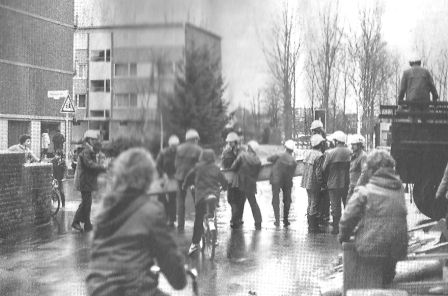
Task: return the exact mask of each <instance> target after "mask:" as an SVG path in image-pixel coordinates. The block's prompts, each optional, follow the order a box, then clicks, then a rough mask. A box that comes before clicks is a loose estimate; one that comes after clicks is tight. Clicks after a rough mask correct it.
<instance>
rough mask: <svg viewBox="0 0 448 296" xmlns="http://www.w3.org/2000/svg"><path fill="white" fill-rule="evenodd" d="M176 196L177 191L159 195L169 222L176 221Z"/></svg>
mask: <svg viewBox="0 0 448 296" xmlns="http://www.w3.org/2000/svg"><path fill="white" fill-rule="evenodd" d="M176 198H177V193H176V192H171V193H168V194H160V195H159V201H160V202H161V203H162V204H163V206H164V207H165V213H166V217H167V219H168V221H169V222H174V221H176V204H177V202H176Z"/></svg>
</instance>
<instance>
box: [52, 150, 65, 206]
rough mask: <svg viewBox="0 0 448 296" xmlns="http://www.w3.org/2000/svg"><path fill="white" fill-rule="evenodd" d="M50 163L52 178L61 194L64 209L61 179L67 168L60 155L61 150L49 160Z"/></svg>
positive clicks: (62, 156)
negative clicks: (56, 182) (51, 165)
mask: <svg viewBox="0 0 448 296" xmlns="http://www.w3.org/2000/svg"><path fill="white" fill-rule="evenodd" d="M51 163H52V164H53V178H55V179H56V180H57V181H58V190H59V193H60V194H61V203H62V207H63V208H65V194H64V183H63V182H62V179H64V175H65V170H66V169H67V166H66V164H65V160H64V155H63V154H62V151H61V150H58V151H56V154H55V156H54V158H53V159H52V160H51Z"/></svg>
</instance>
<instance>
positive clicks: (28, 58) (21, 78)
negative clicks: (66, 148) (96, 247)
mask: <svg viewBox="0 0 448 296" xmlns="http://www.w3.org/2000/svg"><path fill="white" fill-rule="evenodd" d="M1 3H2V4H0V90H1V91H0V102H1V104H0V105H1V108H0V149H7V148H8V147H9V146H11V145H14V144H17V143H18V138H19V136H20V135H21V134H29V135H31V140H32V141H31V143H32V147H31V148H32V150H33V152H34V153H36V155H40V150H41V149H40V148H41V133H42V131H43V130H45V129H49V131H50V137H51V136H52V134H54V133H55V132H56V130H57V129H60V130H61V132H62V133H63V134H66V137H67V138H70V128H71V127H70V124H67V125H66V121H65V115H64V114H61V113H60V109H61V107H62V104H63V103H64V98H59V97H58V98H49V97H48V91H52V90H65V91H68V93H69V94H72V88H73V87H72V86H73V73H74V71H73V33H74V28H75V27H74V25H73V15H74V11H73V10H74V6H73V5H74V4H73V1H59V0H37V1H26V0H18V1H2V2H1ZM51 150H52V147H50V151H51Z"/></svg>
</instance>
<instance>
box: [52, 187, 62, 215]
mask: <svg viewBox="0 0 448 296" xmlns="http://www.w3.org/2000/svg"><path fill="white" fill-rule="evenodd" d="M60 206H61V196H60V193H59V192H58V191H57V190H52V191H51V198H50V214H51V216H55V215H56V214H57V213H58V211H59V208H60Z"/></svg>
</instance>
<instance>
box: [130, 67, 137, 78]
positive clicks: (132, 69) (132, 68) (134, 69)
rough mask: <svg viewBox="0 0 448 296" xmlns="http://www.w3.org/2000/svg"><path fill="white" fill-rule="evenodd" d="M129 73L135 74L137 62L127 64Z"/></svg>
mask: <svg viewBox="0 0 448 296" xmlns="http://www.w3.org/2000/svg"><path fill="white" fill-rule="evenodd" d="M129 73H130V74H131V76H137V64H129Z"/></svg>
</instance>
